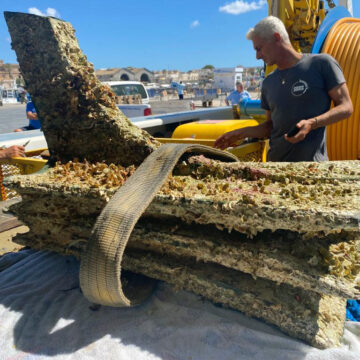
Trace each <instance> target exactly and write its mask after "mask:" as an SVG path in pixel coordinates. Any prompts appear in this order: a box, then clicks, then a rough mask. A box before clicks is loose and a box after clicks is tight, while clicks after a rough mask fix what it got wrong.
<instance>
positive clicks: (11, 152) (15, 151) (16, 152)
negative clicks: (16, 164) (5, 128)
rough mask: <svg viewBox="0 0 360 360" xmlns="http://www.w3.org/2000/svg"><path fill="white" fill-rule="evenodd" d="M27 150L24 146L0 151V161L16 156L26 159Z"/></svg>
mask: <svg viewBox="0 0 360 360" xmlns="http://www.w3.org/2000/svg"><path fill="white" fill-rule="evenodd" d="M24 155H25V148H24V147H23V146H18V145H13V146H10V147H8V148H6V149H1V150H0V160H3V159H10V158H12V157H15V156H20V157H24Z"/></svg>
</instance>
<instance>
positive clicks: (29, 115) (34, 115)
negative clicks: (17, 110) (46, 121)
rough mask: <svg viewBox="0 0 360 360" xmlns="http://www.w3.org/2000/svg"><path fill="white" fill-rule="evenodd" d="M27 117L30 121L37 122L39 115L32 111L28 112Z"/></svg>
mask: <svg viewBox="0 0 360 360" xmlns="http://www.w3.org/2000/svg"><path fill="white" fill-rule="evenodd" d="M26 116H27V118H28V119H29V120H37V118H38V117H37V113H33V112H32V111H28V112H27V113H26Z"/></svg>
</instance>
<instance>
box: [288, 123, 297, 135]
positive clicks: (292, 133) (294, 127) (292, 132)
mask: <svg viewBox="0 0 360 360" xmlns="http://www.w3.org/2000/svg"><path fill="white" fill-rule="evenodd" d="M299 131H300V129H299V128H298V127H297V126H296V124H295V125H294V126H293V127H292V128H291V129H290V131H288V133H287V136H288V137H293V136H295V135H296V134H297V133H298V132H299Z"/></svg>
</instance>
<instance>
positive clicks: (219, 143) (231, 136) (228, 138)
mask: <svg viewBox="0 0 360 360" xmlns="http://www.w3.org/2000/svg"><path fill="white" fill-rule="evenodd" d="M246 129H247V128H242V129H236V130H233V131H229V132H227V133H225V134H223V135H221V136H220V137H218V138H217V139H216V141H215V144H214V147H216V148H218V149H221V150H224V149H226V148H228V147H230V146H235V145H238V143H239V141H240V140H242V139H244V138H246V137H247V135H246V134H247V131H246Z"/></svg>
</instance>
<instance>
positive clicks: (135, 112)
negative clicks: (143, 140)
mask: <svg viewBox="0 0 360 360" xmlns="http://www.w3.org/2000/svg"><path fill="white" fill-rule="evenodd" d="M103 84H106V85H108V86H110V88H111V90H112V91H113V92H114V93H115V95H116V96H131V95H140V96H141V102H142V104H118V105H117V107H118V108H119V109H120V110H121V111H122V112H123V113H124V114H125V115H126V116H127V117H130V118H131V117H139V116H148V115H151V114H152V111H151V106H150V104H149V95H148V92H147V91H146V89H145V86H144V85H143V83H141V82H139V81H104V82H103Z"/></svg>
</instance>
